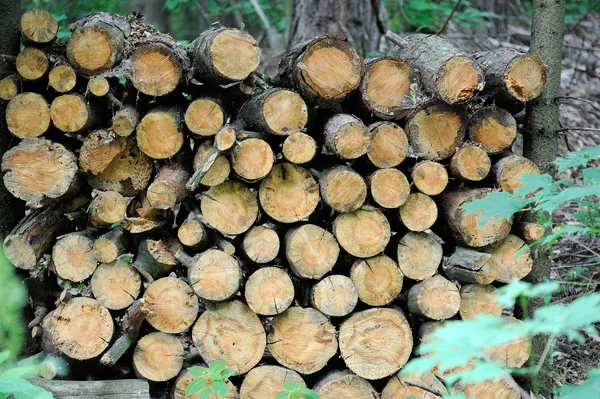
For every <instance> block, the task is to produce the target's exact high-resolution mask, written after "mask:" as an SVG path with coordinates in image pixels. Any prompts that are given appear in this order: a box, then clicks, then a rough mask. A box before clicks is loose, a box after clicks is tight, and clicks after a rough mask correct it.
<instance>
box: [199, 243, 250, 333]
mask: <svg viewBox="0 0 600 399" xmlns="http://www.w3.org/2000/svg"><path fill="white" fill-rule="evenodd" d="M241 280H242V270H241V268H240V264H239V262H238V261H237V260H236V259H235V258H234V257H233V256H231V255H228V254H227V253H225V252H224V251H220V250H218V249H209V250H208V251H205V252H202V254H200V256H199V257H197V258H194V261H193V263H192V264H191V265H189V267H188V281H189V283H190V285H191V286H192V289H193V290H194V292H195V293H196V295H197V296H198V297H199V298H201V299H204V300H207V301H215V302H216V301H225V300H227V299H229V298H231V297H232V296H234V295H235V294H236V293H237V292H238V291H239V289H240V282H241ZM192 321H193V320H192Z"/></svg>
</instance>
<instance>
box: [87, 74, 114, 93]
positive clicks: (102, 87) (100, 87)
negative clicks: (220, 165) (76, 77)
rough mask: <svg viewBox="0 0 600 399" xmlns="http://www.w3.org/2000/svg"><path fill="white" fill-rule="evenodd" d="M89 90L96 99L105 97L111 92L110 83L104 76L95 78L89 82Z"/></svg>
mask: <svg viewBox="0 0 600 399" xmlns="http://www.w3.org/2000/svg"><path fill="white" fill-rule="evenodd" d="M87 90H88V91H89V92H90V94H91V95H93V96H95V97H104V96H106V95H107V94H109V92H110V83H109V82H108V79H106V78H105V77H103V76H94V77H93V78H91V79H90V80H89V82H88V85H87Z"/></svg>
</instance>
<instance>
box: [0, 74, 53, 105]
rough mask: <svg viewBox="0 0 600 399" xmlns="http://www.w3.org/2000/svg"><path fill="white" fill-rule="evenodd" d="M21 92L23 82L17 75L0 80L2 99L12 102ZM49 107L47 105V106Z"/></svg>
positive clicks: (0, 97)
mask: <svg viewBox="0 0 600 399" xmlns="http://www.w3.org/2000/svg"><path fill="white" fill-rule="evenodd" d="M20 91H21V81H20V79H19V77H18V76H16V75H9V76H7V77H5V78H2V79H0V99H2V100H4V101H10V100H12V99H13V98H15V97H16V96H17V94H19V92H20ZM46 106H47V104H46Z"/></svg>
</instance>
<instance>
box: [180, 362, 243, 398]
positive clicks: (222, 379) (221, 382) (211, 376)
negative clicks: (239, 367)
mask: <svg viewBox="0 0 600 399" xmlns="http://www.w3.org/2000/svg"><path fill="white" fill-rule="evenodd" d="M188 371H189V372H190V374H191V375H192V377H196V378H194V379H193V380H192V381H191V382H190V383H189V384H188V386H187V388H186V389H185V395H186V396H188V395H194V394H197V393H199V394H200V399H207V398H208V397H210V395H212V394H215V395H217V396H220V397H222V398H225V397H227V391H228V389H229V387H228V386H227V382H226V381H227V379H228V378H229V377H231V375H232V374H233V369H232V368H227V365H226V364H225V361H224V360H216V361H214V362H212V363H211V364H210V365H209V366H208V368H206V367H202V366H194V367H190V368H188Z"/></svg>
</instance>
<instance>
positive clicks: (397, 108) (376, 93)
mask: <svg viewBox="0 0 600 399" xmlns="http://www.w3.org/2000/svg"><path fill="white" fill-rule="evenodd" d="M365 65H366V70H365V76H364V77H363V80H362V83H361V85H360V93H361V96H362V105H363V106H364V107H365V108H366V109H367V110H369V111H371V112H372V113H373V114H374V115H375V116H377V117H379V118H381V119H400V118H403V117H405V116H406V115H408V114H409V113H410V112H412V110H413V109H414V108H415V107H416V106H417V105H418V103H417V99H416V96H417V95H418V94H419V91H420V90H419V89H420V84H421V82H420V77H419V72H418V71H417V70H416V69H415V68H413V67H412V65H411V64H410V63H408V62H406V61H405V60H401V59H398V58H395V57H377V58H372V59H369V60H366V61H365Z"/></svg>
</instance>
